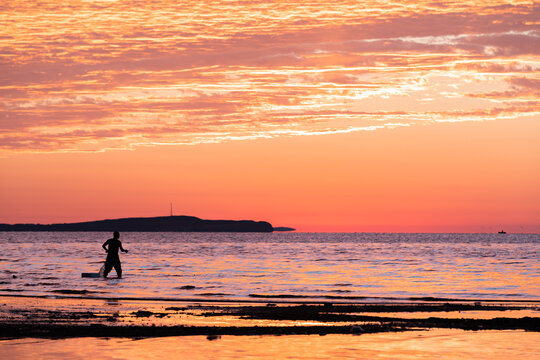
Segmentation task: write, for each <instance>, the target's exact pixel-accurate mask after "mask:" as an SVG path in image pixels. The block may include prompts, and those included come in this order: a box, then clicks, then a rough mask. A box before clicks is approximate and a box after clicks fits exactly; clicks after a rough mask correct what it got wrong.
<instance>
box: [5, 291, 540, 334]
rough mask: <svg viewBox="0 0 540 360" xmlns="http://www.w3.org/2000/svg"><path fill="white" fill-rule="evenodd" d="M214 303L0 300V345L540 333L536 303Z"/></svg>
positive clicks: (82, 299)
mask: <svg viewBox="0 0 540 360" xmlns="http://www.w3.org/2000/svg"><path fill="white" fill-rule="evenodd" d="M265 300H268V301H259V302H255V301H254V302H245V303H242V302H233V301H231V302H227V301H226V300H221V301H219V302H215V301H208V300H201V301H194V300H193V299H186V300H180V299H179V300H176V301H159V300H137V299H96V298H89V297H70V296H65V297H63V296H58V297H26V296H17V295H13V296H1V297H0V338H3V339H22V338H51V339H59V338H74V337H108V338H122V337H125V338H149V337H164V336H185V335H204V336H207V337H208V338H209V339H212V338H216V337H219V336H224V335H243V336H253V335H301V334H302V335H312V334H317V335H327V334H356V335H360V334H372V333H383V332H405V331H419V330H422V331H426V330H430V329H461V330H475V331H478V330H525V331H528V332H540V302H535V301H531V302H512V301H507V302H505V301H492V302H484V301H463V300H460V301H451V302H448V301H440V300H423V301H414V302H384V303H381V302H355V303H350V302H349V303H331V302H309V301H303V302H301V301H299V302H284V301H280V299H274V300H276V301H274V302H270V301H269V300H272V299H265Z"/></svg>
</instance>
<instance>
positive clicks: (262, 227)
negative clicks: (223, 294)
mask: <svg viewBox="0 0 540 360" xmlns="http://www.w3.org/2000/svg"><path fill="white" fill-rule="evenodd" d="M0 231H109V232H110V231H155V232H159V231H163V232H172V231H176V232H272V231H274V228H273V227H272V225H271V224H270V223H268V222H266V221H252V220H203V219H199V218H197V217H194V216H159V217H137V218H122V219H111V220H98V221H87V222H78V223H63V224H48V225H42V224H0Z"/></svg>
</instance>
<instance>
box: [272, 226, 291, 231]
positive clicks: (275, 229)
mask: <svg viewBox="0 0 540 360" xmlns="http://www.w3.org/2000/svg"><path fill="white" fill-rule="evenodd" d="M295 230H296V229H293V228H290V227H285V226H278V227H275V228H274V231H295Z"/></svg>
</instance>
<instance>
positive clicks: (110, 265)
mask: <svg viewBox="0 0 540 360" xmlns="http://www.w3.org/2000/svg"><path fill="white" fill-rule="evenodd" d="M112 268H113V266H112V264H111V263H110V262H109V261H106V262H105V270H104V271H103V277H107V275H108V274H109V273H110V272H111V270H112Z"/></svg>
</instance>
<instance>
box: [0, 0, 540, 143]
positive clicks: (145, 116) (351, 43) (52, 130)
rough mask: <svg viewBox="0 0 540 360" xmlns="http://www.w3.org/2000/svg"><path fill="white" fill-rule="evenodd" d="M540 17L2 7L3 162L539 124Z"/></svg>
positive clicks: (380, 10) (206, 5)
mask: <svg viewBox="0 0 540 360" xmlns="http://www.w3.org/2000/svg"><path fill="white" fill-rule="evenodd" d="M10 3H11V2H10ZM539 9H540V7H538V6H533V5H508V4H506V3H504V2H497V1H493V2H490V3H489V4H474V3H473V4H471V3H468V2H452V3H445V4H444V6H443V4H441V3H436V2H425V3H423V2H417V1H415V2H404V3H400V4H399V6H397V5H396V4H390V3H388V4H387V3H384V2H381V3H379V4H377V5H376V6H375V5H373V4H372V3H357V2H355V3H354V4H350V3H348V2H346V1H343V2H337V3H335V4H333V5H332V8H331V9H330V8H329V7H328V5H327V4H326V3H317V2H310V3H305V4H304V3H302V4H300V3H299V4H297V5H292V4H285V3H281V2H274V3H267V2H258V1H248V2H243V1H240V2H227V3H219V4H218V3H216V2H210V1H207V2H206V1H202V2H198V3H197V4H196V5H195V4H194V3H190V2H188V3H175V2H171V3H170V4H160V5H159V6H158V4H154V3H152V2H138V3H137V5H134V4H133V3H131V2H126V1H116V2H113V3H108V4H107V6H103V4H100V3H95V2H85V3H81V4H78V5H77V6H74V5H73V4H69V3H68V4H62V6H60V5H59V4H44V5H43V7H36V6H34V5H33V4H32V3H28V2H13V4H12V5H10V6H7V7H6V6H4V7H0V12H1V13H3V14H7V13H9V14H10V16H8V17H7V21H6V22H5V29H6V30H5V31H4V34H3V35H2V36H0V54H1V55H2V56H0V110H1V112H0V149H3V151H6V152H16V151H36V152H39V151H102V150H104V149H109V148H115V147H116V148H133V147H134V146H147V145H148V146H154V145H156V144H173V143H177V144H195V143H201V142H219V141H230V140H235V139H246V138H261V137H274V136H301V135H308V134H323V133H324V134H329V133H339V132H350V131H356V130H354V129H370V130H373V129H379V128H380V127H381V126H383V127H384V126H386V125H381V124H401V125H405V126H406V125H415V124H418V123H423V122H432V121H448V120H450V119H454V120H456V121H477V120H478V118H477V116H481V115H480V114H481V113H483V114H484V115H485V114H488V115H490V116H491V115H493V116H491V118H496V116H505V117H512V116H514V117H518V116H522V115H524V114H525V115H527V114H529V115H530V114H535V109H534V108H533V107H531V106H530V104H531V102H534V101H536V100H537V99H538V79H537V76H536V73H537V71H538V56H539V54H538V52H539V49H540V46H538V43H539V39H540V31H539V29H538V26H537V24H536V22H537V20H536V19H538V16H540V11H539ZM526 104H528V105H526ZM476 113H477V114H478V115H475V114H476ZM495 115H496V116H495ZM388 126H390V125H388Z"/></svg>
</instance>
